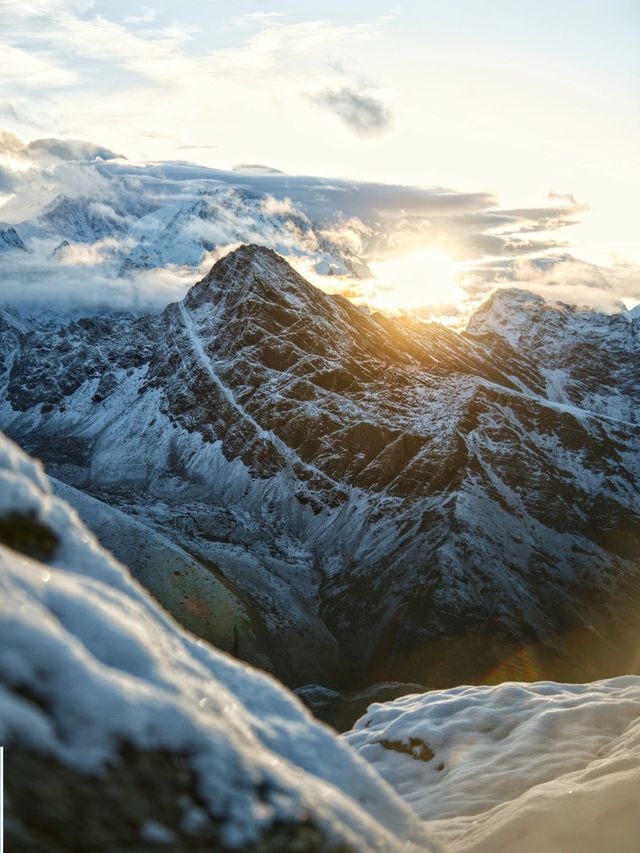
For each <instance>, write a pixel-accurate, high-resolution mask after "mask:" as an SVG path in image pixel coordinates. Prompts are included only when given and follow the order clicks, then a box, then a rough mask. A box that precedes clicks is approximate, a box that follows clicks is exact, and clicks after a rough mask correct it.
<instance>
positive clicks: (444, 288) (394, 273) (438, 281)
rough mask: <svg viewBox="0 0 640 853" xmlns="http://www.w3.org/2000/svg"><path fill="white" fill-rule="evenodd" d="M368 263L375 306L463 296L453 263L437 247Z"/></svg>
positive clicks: (438, 301)
mask: <svg viewBox="0 0 640 853" xmlns="http://www.w3.org/2000/svg"><path fill="white" fill-rule="evenodd" d="M369 266H370V268H371V271H372V272H373V274H374V276H375V291H374V294H373V296H372V298H371V300H370V301H371V304H373V305H375V306H376V307H377V308H382V309H398V310H411V309H416V308H422V307H423V306H429V305H449V304H457V303H458V302H460V301H462V300H463V298H464V294H463V293H462V291H461V290H460V288H459V287H458V285H457V284H456V265H455V263H454V261H453V260H452V259H451V258H450V257H449V255H447V254H446V252H443V251H442V250H441V249H419V250H417V251H414V252H410V253H409V254H407V255H404V256H403V257H400V258H392V259H389V260H385V261H378V262H374V263H370V264H369Z"/></svg>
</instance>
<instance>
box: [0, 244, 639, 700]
mask: <svg viewBox="0 0 640 853" xmlns="http://www.w3.org/2000/svg"><path fill="white" fill-rule="evenodd" d="M639 336H640V321H639V320H638V319H635V320H633V319H632V318H630V317H627V316H625V315H623V314H620V315H614V316H612V317H607V316H605V315H601V314H598V313H596V312H592V311H578V310H577V309H574V308H570V307H568V306H563V305H548V304H547V303H545V302H543V301H542V300H541V299H539V298H537V297H535V296H533V295H531V294H526V293H523V292H522V291H517V290H503V291H499V292H498V293H497V294H496V295H494V297H493V298H492V299H491V300H490V301H489V302H488V303H487V304H486V305H485V306H483V308H482V309H481V310H480V311H479V312H478V313H477V314H476V315H475V316H474V318H473V319H472V321H471V323H470V326H469V329H468V330H467V332H466V333H464V334H463V335H458V334H455V333H453V332H451V331H449V330H447V329H445V328H444V327H442V326H439V325H435V324H430V325H424V324H418V323H411V322H409V321H402V320H393V319H389V318H386V317H383V316H381V315H367V314H366V313H364V312H362V311H361V310H359V309H357V308H356V307H354V306H353V305H352V304H351V303H349V302H348V301H347V300H346V299H343V298H341V297H334V296H328V295H327V294H324V293H322V292H321V291H319V290H317V289H316V288H314V287H313V286H311V285H310V284H309V283H308V282H306V281H305V280H304V279H302V278H301V277H300V276H299V275H298V274H297V273H295V272H294V271H293V269H292V268H291V267H290V266H288V264H286V263H285V262H284V261H283V260H282V259H281V258H280V257H279V256H278V255H276V254H275V253H273V252H271V251H269V250H266V249H261V248H259V247H256V246H245V247H242V248H241V249H239V250H237V251H236V252H234V253H232V254H230V255H227V256H226V257H225V258H224V259H222V260H221V261H219V262H218V263H217V264H216V265H215V266H214V268H213V269H212V270H211V272H210V273H209V274H208V275H207V276H206V277H205V278H204V279H203V280H202V281H201V282H200V283H198V284H197V285H195V286H194V287H193V288H192V289H191V290H190V291H189V293H188V294H187V296H186V298H185V299H184V300H183V301H182V302H179V303H176V304H172V305H169V306H168V307H167V308H166V310H165V311H164V312H163V313H162V314H161V315H159V316H145V317H130V316H125V315H117V316H114V315H110V316H95V317H89V318H86V319H83V320H78V321H73V322H70V323H68V324H66V325H60V324H49V325H47V324H44V323H40V324H33V323H32V324H31V325H30V326H29V325H25V324H24V323H22V322H21V321H20V319H19V318H16V317H15V316H13V315H12V314H11V313H10V312H5V313H4V314H2V315H0V351H1V352H2V365H1V366H2V373H1V374H0V396H1V399H2V402H1V403H0V426H1V427H2V428H3V429H5V430H6V431H7V433H8V434H9V435H10V436H12V437H13V438H14V439H15V440H16V441H17V442H18V443H19V444H21V445H22V446H23V447H24V448H26V449H27V450H28V451H29V452H30V453H33V454H34V455H36V456H38V457H40V458H42V459H43V460H44V461H45V463H46V466H47V470H48V472H49V473H50V474H51V475H52V476H53V477H55V478H56V480H57V486H56V488H57V490H58V491H59V493H60V494H61V495H63V496H64V497H65V498H66V499H67V500H69V501H70V502H71V503H72V504H73V505H75V506H76V507H77V508H78V510H79V512H80V513H81V515H82V517H83V519H84V520H85V521H86V522H87V523H88V524H89V526H90V527H92V529H93V530H94V531H95V532H96V533H97V535H98V536H99V538H100V539H101V540H102V541H103V542H104V543H105V544H107V545H108V546H109V547H110V548H112V549H113V550H114V552H115V553H116V555H117V556H118V557H120V558H122V559H125V560H126V561H127V562H128V564H129V565H130V566H131V567H132V569H133V571H134V572H135V574H136V575H137V577H138V578H139V579H140V580H141V581H142V582H143V583H144V584H145V585H146V586H147V587H148V588H149V589H150V590H151V591H152V593H153V594H154V595H155V596H156V597H157V598H158V600H159V601H161V602H162V603H163V604H164V605H165V606H166V607H167V608H168V609H169V610H170V611H171V612H172V613H173V614H174V615H175V616H176V618H177V619H178V620H179V621H181V622H183V623H184V624H186V625H187V626H189V627H190V628H192V629H193V630H194V631H195V632H196V633H198V634H199V635H201V636H203V637H206V638H207V639H210V640H212V641H214V642H215V643H217V644H219V645H220V646H222V647H223V648H225V649H227V650H229V651H231V652H233V653H234V654H236V655H238V656H240V657H242V658H245V659H246V660H249V661H251V662H253V663H256V664H258V665H260V666H263V667H265V668H267V669H269V670H270V671H272V672H274V673H275V674H277V675H278V677H280V678H281V679H283V680H284V681H285V682H286V683H288V684H290V685H292V686H300V685H303V684H307V683H310V682H312V683H317V684H319V685H323V686H324V687H330V688H333V689H334V690H338V691H342V692H344V691H346V692H351V691H357V690H360V689H362V688H364V687H366V686H367V685H371V684H374V683H377V682H389V681H393V682H405V681H406V682H412V683H418V684H423V685H426V686H429V687H433V686H447V685H451V684H456V683H459V682H461V681H477V680H487V679H488V680H500V679H502V678H504V677H509V676H511V677H524V678H534V677H535V676H536V675H544V676H554V677H560V678H563V679H566V680H571V679H573V678H575V677H581V678H587V677H588V678H594V677H600V676H608V675H613V674H616V673H618V672H624V671H627V670H629V669H631V668H633V667H634V666H635V663H634V662H635V661H637V658H636V652H637V648H636V647H637V641H636V638H635V636H634V635H633V630H632V628H633V627H634V626H635V613H637V607H638V603H639V598H640V559H639V554H640V547H639V546H640V491H639V488H640V487H639V483H640V476H639V475H640V443H639V436H640V425H639V423H638V411H639V410H638V405H637V404H638V396H639V393H640V389H639V386H638V379H637V377H638V376H639V375H640V355H639V343H638V340H639ZM312 692H313V691H312Z"/></svg>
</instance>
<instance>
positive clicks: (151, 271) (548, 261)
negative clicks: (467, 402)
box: [0, 130, 640, 324]
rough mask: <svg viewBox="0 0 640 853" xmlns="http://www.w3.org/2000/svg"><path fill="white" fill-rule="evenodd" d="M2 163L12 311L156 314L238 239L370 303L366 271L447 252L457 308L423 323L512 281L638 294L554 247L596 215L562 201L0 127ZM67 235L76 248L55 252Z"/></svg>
mask: <svg viewBox="0 0 640 853" xmlns="http://www.w3.org/2000/svg"><path fill="white" fill-rule="evenodd" d="M0 155H2V156H3V157H4V158H6V160H7V161H8V162H9V163H11V162H14V163H18V164H21V165H20V168H19V169H15V170H13V171H12V170H11V168H10V167H9V168H4V167H2V166H0V193H2V192H7V191H14V192H15V196H14V198H13V199H12V200H10V201H9V202H7V204H5V205H4V206H3V207H2V208H0V221H6V222H7V223H9V224H12V225H14V227H15V228H16V230H17V231H18V233H19V234H20V236H21V237H22V238H23V240H25V242H26V244H27V247H28V249H29V250H30V252H29V254H28V256H24V257H20V258H16V259H11V258H8V257H7V256H5V257H4V258H3V271H2V281H1V287H0V292H1V293H2V298H3V300H4V301H11V300H15V301H16V302H20V303H21V304H26V302H28V301H29V300H32V301H35V302H36V303H38V304H44V303H46V302H47V299H49V300H50V302H51V305H55V304H59V305H64V306H66V307H69V306H71V305H72V304H74V300H75V305H76V307H78V308H79V307H80V306H85V310H88V309H90V308H92V307H96V306H103V305H112V306H117V307H120V308H123V307H128V308H130V309H135V310H137V309H142V308H145V307H149V308H151V309H154V310H155V309H156V308H157V307H161V305H162V304H163V303H165V302H166V301H168V300H169V299H171V298H177V297H178V296H180V295H181V294H182V293H183V292H184V290H185V289H186V288H187V287H188V286H189V284H191V283H193V282H195V281H196V280H197V278H198V276H199V275H201V274H202V273H203V272H204V271H206V268H207V264H210V263H212V261H213V259H214V258H215V257H217V256H218V255H219V254H220V253H221V252H224V251H227V250H228V249H229V248H230V247H232V246H235V245H238V244H239V243H241V242H258V243H261V244H263V245H267V246H269V247H271V248H273V249H275V250H276V251H278V252H280V253H281V254H283V255H285V256H286V257H288V258H289V260H290V261H291V262H292V263H294V264H295V265H296V266H297V267H298V268H299V269H300V270H301V271H303V272H304V274H306V275H307V276H308V277H310V278H311V279H312V281H313V282H314V283H315V284H319V285H321V286H323V287H325V289H328V290H331V291H332V292H345V293H349V294H351V296H352V297H355V298H357V299H358V301H364V302H366V301H367V299H368V298H370V299H372V300H374V299H375V294H376V292H377V291H378V290H379V287H380V282H376V280H375V279H373V278H372V274H371V269H375V268H376V265H377V264H378V263H379V262H381V261H386V260H391V259H394V258H399V257H403V256H405V255H406V254H407V253H410V252H413V251H414V250H422V249H425V248H427V249H437V250H439V251H440V252H441V253H442V252H444V253H446V255H447V256H449V257H450V258H451V259H452V261H453V262H455V263H457V264H458V267H457V268H458V269H459V270H460V273H459V276H458V283H459V287H460V289H461V291H460V292H461V302H460V304H459V305H458V307H457V309H456V310H454V306H453V305H451V304H447V305H445V306H440V307H435V308H434V307H433V306H426V307H425V309H424V310H422V309H420V312H419V313H421V316H424V317H431V318H435V317H438V316H439V317H441V318H442V319H444V320H445V321H446V322H449V323H453V324H456V323H457V324H461V323H462V322H463V318H464V316H465V315H466V314H467V313H468V312H469V311H471V310H472V309H473V307H475V306H476V305H477V304H478V303H479V302H480V301H481V300H482V299H483V298H485V297H486V296H487V295H489V293H491V292H492V290H494V289H495V288H496V287H500V286H504V285H507V284H510V285H513V284H516V285H519V286H523V287H530V288H532V289H534V288H538V290H542V289H546V290H551V289H554V288H555V291H556V292H557V293H558V294H561V296H559V298H564V299H566V300H567V301H579V302H588V299H587V297H589V299H590V300H591V302H590V303H589V304H594V305H595V304H597V305H605V304H606V305H612V304H614V303H615V301H616V300H618V299H620V298H624V299H626V300H627V301H628V302H629V303H633V302H634V301H637V299H639V298H640V275H638V269H637V268H635V267H633V265H630V264H628V265H625V264H623V263H622V262H620V263H619V264H617V265H616V266H615V267H612V268H609V269H607V270H604V271H603V269H602V268H599V267H594V266H592V265H588V264H585V263H584V262H579V261H577V260H576V259H573V258H572V257H571V256H570V255H569V254H568V243H567V242H566V241H559V240H557V239H555V237H551V236H549V237H548V236H546V235H545V233H544V232H545V231H546V230H547V229H552V230H553V231H556V230H557V229H559V228H568V227H570V225H571V224H572V223H573V222H575V221H576V217H577V216H578V215H579V214H580V213H581V212H582V211H584V210H586V206H585V205H580V204H571V203H568V199H562V200H559V201H562V203H561V204H552V205H548V206H541V207H527V208H524V207H523V208H501V207H500V205H499V202H498V199H496V197H495V196H494V195H493V194H492V193H490V192H461V191H455V190H451V189H448V188H446V187H416V186H406V185H400V184H397V185H393V184H381V183H375V182H361V181H360V182H358V181H348V180H344V179H339V180H338V179H330V178H319V177H314V176H308V175H288V174H285V173H283V172H280V171H278V170H277V169H274V168H272V167H268V166H262V165H257V164H245V165H242V166H240V167H236V170H230V171H225V170H220V169H213V168H209V167H204V166H199V165H197V164H195V163H186V162H173V161H166V162H153V163H136V162H131V161H127V160H126V159H113V158H114V156H115V155H114V153H113V152H111V151H109V150H108V149H106V148H105V147H104V146H100V145H98V144H95V143H89V142H80V141H77V140H59V139H55V138H47V139H41V140H34V141H33V142H29V143H25V142H23V140H21V139H20V138H19V137H18V136H16V135H15V134H14V133H12V132H11V131H10V130H4V131H0ZM25 164H26V166H27V167H26V168H25ZM74 229H75V231H74ZM71 232H73V233H71ZM70 234H71V236H70ZM534 234H535V235H536V236H535V237H533V236H532V235H534ZM64 239H66V240H67V241H68V242H69V244H70V245H69V246H66V247H65V248H64V249H63V250H60V251H57V252H55V254H53V253H54V250H55V249H56V247H57V246H58V244H59V243H60V242H61V241H62V240H64ZM145 266H146V267H147V268H146V269H145ZM65 281H66V284H65ZM388 284H389V283H388V282H386V283H385V286H387V285H388ZM154 287H156V288H157V289H156V290H154ZM425 294H428V290H425ZM446 301H447V302H450V301H451V300H449V299H447V300H446Z"/></svg>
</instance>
